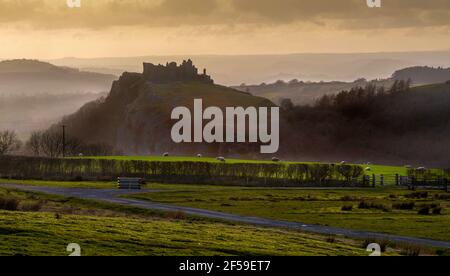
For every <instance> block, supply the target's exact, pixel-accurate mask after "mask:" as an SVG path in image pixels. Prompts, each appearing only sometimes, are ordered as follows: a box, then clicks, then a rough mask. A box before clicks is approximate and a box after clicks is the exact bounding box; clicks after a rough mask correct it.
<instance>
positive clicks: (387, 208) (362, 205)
mask: <svg viewBox="0 0 450 276" xmlns="http://www.w3.org/2000/svg"><path fill="white" fill-rule="evenodd" d="M358 208H359V209H378V210H382V211H383V212H391V211H392V208H391V207H390V206H388V205H386V204H381V203H374V202H367V201H364V200H363V201H361V202H360V203H359V205H358Z"/></svg>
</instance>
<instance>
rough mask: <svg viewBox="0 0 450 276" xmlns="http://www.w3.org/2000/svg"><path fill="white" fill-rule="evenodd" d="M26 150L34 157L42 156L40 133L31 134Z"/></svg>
mask: <svg viewBox="0 0 450 276" xmlns="http://www.w3.org/2000/svg"><path fill="white" fill-rule="evenodd" d="M26 148H27V149H28V150H30V151H31V153H32V154H33V155H34V156H40V155H41V154H42V132H40V131H35V132H33V133H31V136H30V139H29V140H28V142H27V144H26Z"/></svg>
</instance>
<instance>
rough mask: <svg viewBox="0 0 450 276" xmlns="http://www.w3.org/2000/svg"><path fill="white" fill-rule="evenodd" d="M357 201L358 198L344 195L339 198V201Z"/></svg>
mask: <svg viewBox="0 0 450 276" xmlns="http://www.w3.org/2000/svg"><path fill="white" fill-rule="evenodd" d="M357 200H358V198H356V197H354V196H348V195H346V196H343V197H341V201H357Z"/></svg>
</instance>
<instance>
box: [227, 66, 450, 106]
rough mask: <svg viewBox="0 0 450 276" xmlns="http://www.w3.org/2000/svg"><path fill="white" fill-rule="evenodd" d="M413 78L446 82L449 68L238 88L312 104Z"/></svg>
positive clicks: (416, 81) (415, 81)
mask: <svg viewBox="0 0 450 276" xmlns="http://www.w3.org/2000/svg"><path fill="white" fill-rule="evenodd" d="M396 80H397V81H400V80H405V81H406V80H410V82H411V85H413V86H420V85H426V84H434V83H445V82H447V81H450V68H447V69H444V68H441V67H438V68H433V67H427V66H424V67H421V66H416V67H408V68H404V69H400V70H397V71H395V72H394V73H393V74H392V76H391V77H390V78H386V79H376V80H371V81H368V80H366V79H364V78H361V79H357V80H355V81H353V82H342V81H331V82H324V81H321V82H310V81H307V82H305V81H299V80H297V79H293V80H291V81H289V82H285V81H282V80H278V81H276V82H274V83H270V84H266V83H262V84H259V85H244V84H242V85H240V86H235V87H234V88H235V89H239V90H241V91H246V92H249V93H251V94H253V95H256V96H260V97H265V98H268V99H270V100H272V101H274V102H280V100H282V99H291V100H292V102H293V103H295V104H299V105H303V104H313V103H314V102H315V101H316V100H317V99H319V98H321V97H322V96H324V95H333V94H337V93H339V92H341V91H343V90H350V89H352V88H355V87H365V86H367V85H376V86H382V87H384V88H386V89H388V88H390V87H391V86H392V85H393V84H394V82H395V81H396Z"/></svg>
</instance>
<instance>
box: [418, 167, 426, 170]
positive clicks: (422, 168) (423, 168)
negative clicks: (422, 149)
mask: <svg viewBox="0 0 450 276" xmlns="http://www.w3.org/2000/svg"><path fill="white" fill-rule="evenodd" d="M426 169H427V168H425V167H418V168H417V169H416V170H418V171H425V170H426Z"/></svg>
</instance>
